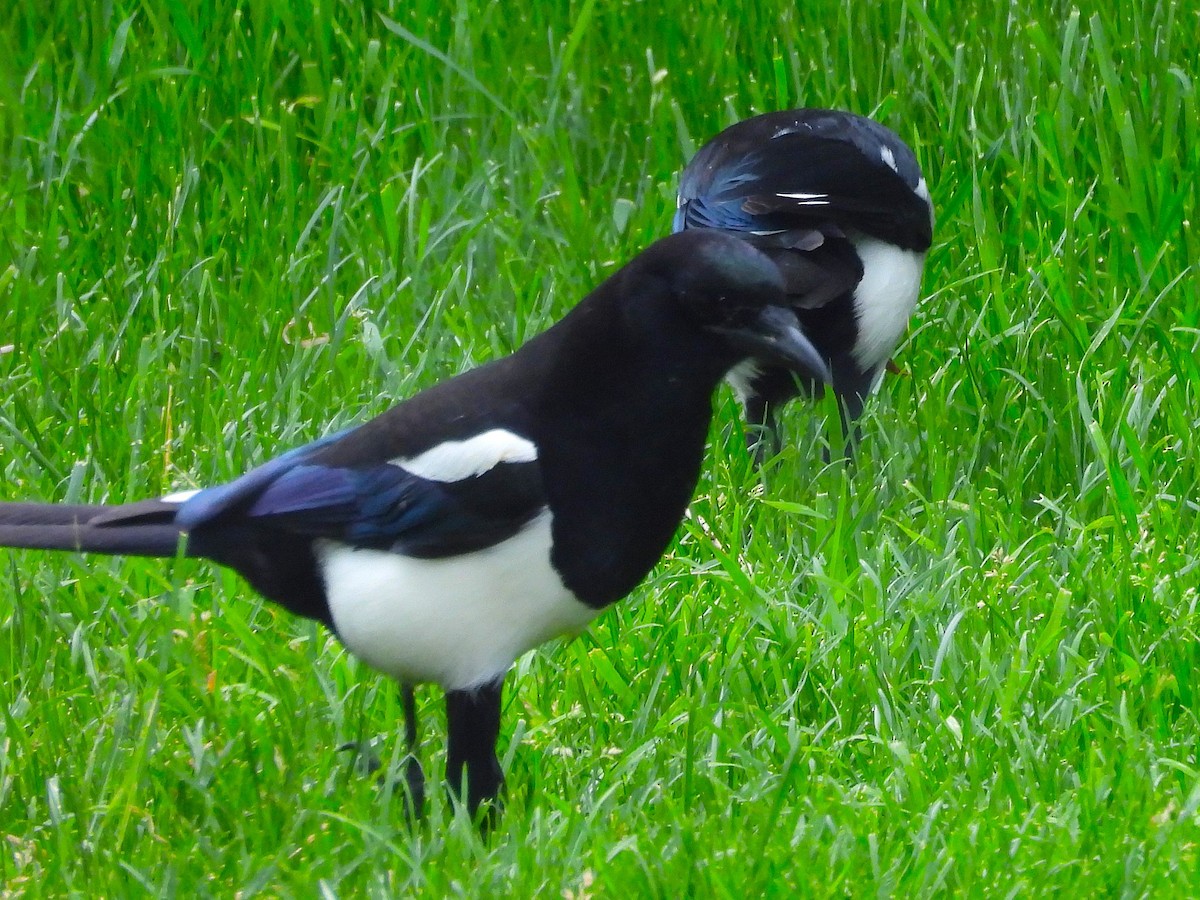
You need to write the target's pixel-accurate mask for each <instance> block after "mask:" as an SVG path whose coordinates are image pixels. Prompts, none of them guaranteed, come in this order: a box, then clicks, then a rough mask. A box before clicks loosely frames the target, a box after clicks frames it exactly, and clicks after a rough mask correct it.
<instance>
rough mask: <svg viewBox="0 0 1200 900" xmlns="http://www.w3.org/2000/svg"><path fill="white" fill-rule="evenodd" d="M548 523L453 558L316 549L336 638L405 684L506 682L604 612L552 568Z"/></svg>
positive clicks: (541, 520) (457, 686)
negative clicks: (516, 668)
mask: <svg viewBox="0 0 1200 900" xmlns="http://www.w3.org/2000/svg"><path fill="white" fill-rule="evenodd" d="M550 519H551V515H550V512H549V511H546V512H543V513H542V514H541V515H540V516H538V517H537V518H536V519H534V520H533V521H532V522H530V523H529V524H528V525H526V526H525V528H523V529H522V530H521V531H520V532H519V533H517V534H515V535H513V536H512V537H511V538H509V539H508V540H506V541H503V542H502V543H499V544H497V545H495V546H494V547H488V548H487V549H484V550H478V551H476V552H474V553H468V554H464V555H462V556H455V557H448V558H446V559H413V558H412V557H406V556H401V555H399V554H396V553H388V552H385V551H381V550H357V549H354V548H352V547H348V546H346V545H345V544H339V543H337V542H334V541H319V542H317V545H316V551H317V557H318V560H319V561H320V565H321V570H322V573H323V575H324V578H325V593H326V595H327V597H328V599H329V611H330V614H331V615H332V618H333V623H334V625H335V626H336V627H337V631H338V636H339V637H340V638H341V639H342V642H343V643H344V644H345V645H346V647H347V649H349V650H350V652H351V653H353V654H354V655H355V656H357V657H359V658H360V659H362V660H363V661H364V662H366V663H367V664H368V665H370V666H372V667H373V668H375V669H378V670H379V671H381V672H385V673H387V674H388V675H392V676H394V677H396V678H401V679H404V680H406V681H412V682H421V681H433V682H436V683H438V684H440V685H442V686H443V687H445V688H447V689H450V690H463V689H467V688H472V687H477V686H479V685H481V684H484V683H486V682H488V681H490V680H492V679H493V678H495V677H497V676H499V675H501V674H503V673H504V672H506V671H508V669H509V667H510V666H511V665H512V664H513V662H514V661H515V660H516V658H517V657H518V656H520V655H521V654H522V653H524V652H526V651H527V650H531V649H533V648H534V647H536V646H537V645H538V644H541V643H543V642H544V641H547V640H549V639H550V638H553V637H558V636H559V635H564V634H575V633H577V632H579V631H580V630H582V629H583V628H584V626H586V625H587V624H588V622H590V621H591V620H592V619H593V618H595V616H596V615H597V613H598V612H599V610H595V609H592V608H591V607H590V606H587V605H586V604H584V603H581V602H580V601H579V600H578V599H576V597H575V595H574V594H572V593H571V592H570V591H569V590H567V588H566V587H565V586H564V585H563V583H562V579H561V578H559V576H558V573H557V572H556V571H555V570H554V568H553V567H552V566H551V565H550V545H551V537H550Z"/></svg>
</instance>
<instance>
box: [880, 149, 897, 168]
mask: <svg viewBox="0 0 1200 900" xmlns="http://www.w3.org/2000/svg"><path fill="white" fill-rule="evenodd" d="M879 158H880V159H882V160H883V162H884V165H886V166H887V167H888V168H889V169H891V170H892V171H893V172H897V173H898V172H899V171H900V170H899V169H897V168H896V154H895V153H893V152H892V148H891V147H886V146H885V147H880V148H879Z"/></svg>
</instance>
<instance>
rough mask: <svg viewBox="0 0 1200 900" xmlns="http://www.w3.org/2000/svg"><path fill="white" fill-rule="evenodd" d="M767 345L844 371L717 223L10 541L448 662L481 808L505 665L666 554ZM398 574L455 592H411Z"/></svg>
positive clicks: (45, 512) (32, 519)
mask: <svg viewBox="0 0 1200 900" xmlns="http://www.w3.org/2000/svg"><path fill="white" fill-rule="evenodd" d="M749 355H754V356H755V357H756V358H758V359H760V360H761V361H763V362H764V364H772V365H785V366H787V367H789V368H791V369H795V370H798V371H800V372H802V373H803V374H804V375H805V376H806V377H809V378H814V379H818V380H819V379H822V378H824V377H827V372H826V370H825V368H824V365H823V364H822V363H821V361H820V358H819V357H818V356H817V355H816V351H815V350H814V349H813V348H812V347H811V345H810V344H809V343H808V342H807V341H806V339H805V338H804V336H803V334H802V333H801V332H800V331H799V330H798V328H797V324H796V320H795V317H794V316H793V315H792V314H791V313H790V312H789V311H788V310H787V308H786V306H785V301H784V293H783V282H782V280H781V277H780V274H779V272H778V270H777V269H776V267H775V266H774V265H773V264H772V263H771V262H770V261H769V260H768V259H767V258H766V257H765V256H763V255H762V254H760V253H758V252H757V251H755V250H754V249H752V248H751V247H749V246H748V245H747V244H745V243H743V242H741V241H738V240H735V239H733V238H730V237H727V236H724V235H720V234H718V233H716V232H689V233H687V234H681V235H674V236H672V237H670V238H666V239H664V240H662V241H660V242H658V243H657V244H655V245H654V246H652V247H651V248H649V249H648V250H647V251H645V252H644V253H642V254H641V255H639V256H638V257H637V258H635V259H634V260H633V261H632V262H630V263H629V264H628V265H627V266H626V267H625V268H624V269H622V270H621V271H620V272H618V273H617V274H616V275H614V276H613V277H612V278H610V279H609V280H608V281H606V282H605V283H604V284H603V285H601V286H600V287H599V288H597V289H596V290H595V291H594V292H592V294H590V295H589V296H588V297H587V298H585V299H584V300H583V301H582V302H581V303H580V304H579V305H578V306H577V307H576V308H575V309H574V310H572V311H571V312H570V313H569V314H568V315H567V316H566V317H564V319H563V320H562V321H561V322H559V323H558V324H556V325H555V326H553V327H552V328H550V329H549V330H547V331H546V332H544V333H543V334H541V335H539V336H538V337H536V338H534V339H533V340H531V341H529V342H528V343H527V344H526V345H524V346H523V347H522V348H521V349H520V350H518V351H517V352H516V353H514V354H513V355H511V356H509V357H505V358H503V359H499V360H496V361H495V362H492V363H490V364H488V365H485V366H482V367H480V368H478V369H475V370H472V371H469V372H466V373H464V374H463V375H460V376H458V377H456V378H453V379H450V380H448V381H445V382H442V383H441V384H438V385H435V386H434V387H432V388H430V389H428V390H426V391H423V392H421V393H420V394H418V395H416V396H414V397H412V398H411V399H409V400H407V401H405V402H403V403H401V404H399V405H398V406H396V407H394V408H393V409H391V410H389V411H388V412H386V413H384V414H382V415H381V416H378V417H377V418H375V419H372V420H371V421H369V422H367V423H365V424H363V425H361V426H359V427H357V428H353V429H349V430H347V431H344V432H340V433H338V434H335V435H331V436H329V437H326V438H323V439H321V440H318V441H314V442H313V443H311V444H308V445H306V446H303V447H300V448H297V449H295V450H292V451H290V452H288V453H285V454H283V455H282V456H280V457H278V458H276V459H274V460H271V461H270V462H267V463H265V464H264V465H262V466H260V467H258V468H256V469H254V470H252V471H250V472H249V473H247V474H246V475H244V476H242V477H241V478H239V479H237V480H235V481H233V482H230V483H229V484H226V485H222V486H219V487H215V488H211V489H208V490H205V491H201V492H199V493H196V494H195V495H194V496H190V497H186V498H185V497H174V496H168V497H166V498H161V499H157V500H148V501H142V502H139V503H133V504H129V505H123V506H70V507H65V506H64V507H59V506H53V505H40V504H27V503H11V504H0V545H8V546H16V547H32V548H39V547H40V548H47V549H80V550H95V551H99V552H119V553H134V554H141V555H150V556H173V555H175V554H176V553H177V552H182V553H184V554H185V555H187V556H192V557H202V558H206V559H209V560H213V561H215V562H218V563H221V564H223V565H226V566H229V567H231V568H233V569H235V570H236V571H237V572H239V573H240V574H241V575H242V576H243V577H245V578H246V579H247V580H248V581H249V583H250V584H251V585H252V586H253V587H254V588H255V589H256V590H258V591H259V592H260V593H262V594H263V595H264V596H266V597H267V598H269V599H271V600H273V601H275V602H277V603H279V604H281V605H283V606H284V607H286V608H288V609H290V610H291V611H293V612H295V613H298V614H300V615H304V616H308V617H311V618H314V619H317V620H318V621H321V622H323V623H325V624H326V625H328V626H330V627H331V628H333V629H334V630H335V631H336V632H337V633H338V635H339V637H341V639H342V640H343V641H344V642H345V643H346V645H347V647H348V648H349V649H350V650H351V652H354V653H356V654H357V655H359V656H361V657H363V658H364V659H365V660H366V661H367V662H368V663H371V664H373V665H376V666H377V667H378V668H380V669H381V670H383V671H387V672H390V673H391V674H394V675H396V676H397V677H399V678H401V679H402V680H403V681H414V680H437V681H440V682H441V683H442V684H443V686H444V687H446V688H447V711H448V716H449V731H450V753H449V763H448V772H449V776H448V777H449V780H450V781H451V784H452V785H453V786H455V787H459V786H460V784H461V779H462V775H463V773H465V775H466V778H467V782H468V791H467V795H466V796H467V800H468V803H469V805H470V806H471V808H472V809H474V808H475V806H477V805H478V804H479V803H481V802H483V801H484V800H486V799H488V798H490V797H493V796H495V794H496V792H497V791H498V790H499V786H500V782H501V779H500V773H499V766H498V763H497V762H496V757H495V741H496V734H497V732H498V728H499V724H498V723H499V708H500V706H499V705H500V694H501V687H502V681H503V677H504V672H505V670H506V669H507V667H508V666H509V665H510V664H511V662H512V660H513V658H515V655H516V654H517V653H519V652H523V651H524V650H525V649H529V647H531V646H534V645H535V644H536V643H538V642H540V640H543V639H545V637H546V636H549V635H550V634H553V633H561V632H562V631H563V630H564V629H563V626H562V622H566V623H567V625H568V626H571V627H573V625H572V623H577V624H582V623H585V622H586V621H587V620H588V619H589V618H590V617H591V616H592V615H594V614H595V612H596V611H598V610H599V609H602V608H603V607H605V606H607V605H608V604H610V603H612V602H614V601H616V600H618V599H620V598H621V597H623V596H625V595H626V594H627V593H628V592H629V591H630V590H632V589H633V587H634V586H635V585H636V584H637V583H638V582H639V581H640V580H641V579H642V578H643V577H644V576H645V575H646V573H647V572H648V571H649V569H650V568H651V567H652V566H653V565H654V564H655V563H656V562H657V561H658V559H659V558H660V556H661V555H662V553H663V551H664V550H665V548H666V547H667V545H668V543H669V542H670V540H671V538H672V536H673V534H674V532H675V530H676V528H677V527H678V525H679V522H680V521H681V519H682V517H683V515H684V511H685V509H686V507H687V504H688V502H689V501H690V498H691V495H692V491H693V490H694V488H695V485H696V481H697V478H698V476H699V471H700V465H701V461H702V457H703V452H704V444H705V439H706V435H707V430H708V426H709V422H710V418H711V413H712V405H711V396H712V393H713V390H714V388H715V387H716V386H717V384H718V383H719V381H720V380H721V378H722V377H723V376H724V375H725V374H726V373H727V372H728V371H729V369H730V368H731V367H732V366H734V365H736V364H737V363H738V362H740V361H741V360H743V359H745V358H747V356H749ZM539 523H541V524H539ZM543 526H545V527H548V532H547V533H548V537H547V539H546V544H545V546H544V547H543V546H542V545H541V544H539V543H538V540H540V538H539V535H540V534H541V532H540V531H538V530H537V529H538V528H540V527H543ZM506 554H509V555H510V556H511V560H510V558H509V555H506ZM514 554H515V555H514ZM539 573H541V574H539ZM396 577H400V578H412V579H416V580H415V581H413V582H412V583H413V584H415V585H418V586H428V585H434V584H436V585H440V586H441V588H440V590H441V591H442V593H441V594H440V595H439V596H430V597H428V598H427V602H426V598H424V597H420V598H417V600H416V601H415V600H414V598H413V597H412V596H411V595H410V593H406V591H408V585H394V584H391V583H388V582H387V579H388V578H393V579H394V578H396ZM488 579H493V580H495V582H496V583H495V584H494V585H493V584H492V583H491V582H489V581H488ZM365 585H375V586H376V588H377V589H378V590H379V591H381V592H382V593H381V594H379V595H378V596H360V594H359V593H358V592H361V591H362V590H364V586H365ZM493 589H494V590H495V591H496V592H497V595H498V596H502V597H507V598H508V601H507V602H509V603H513V604H515V605H519V603H520V602H524V597H523V595H522V592H523V591H524V592H528V593H529V594H531V595H532V596H534V597H535V598H536V597H541V598H542V599H541V600H538V601H537V602H538V603H541V605H540V606H538V605H537V604H536V603H535V604H534V605H533V606H532V607H530V608H531V609H533V610H535V613H536V614H539V615H540V614H543V613H544V614H545V615H547V616H550V617H551V618H549V619H547V622H546V623H545V624H542V623H539V622H536V621H534V622H522V621H519V615H517V614H513V613H510V612H509V609H508V608H504V609H490V608H489V607H488V605H487V601H488V597H487V596H481V591H491V590H493ZM506 592H507V593H506ZM418 601H419V602H418ZM414 604H415V605H414ZM443 608H444V609H445V610H446V611H445V612H442V610H443ZM480 615H483V616H484V617H485V618H486V619H487V621H482V620H478V619H473V618H472V616H476V617H477V616H480ZM405 616H409V617H411V619H405V618H404V617H405ZM397 617H399V619H398V618H397ZM554 617H558V618H554ZM443 619H444V621H443ZM560 619H561V622H560ZM493 620H494V621H493ZM513 620H517V621H513ZM423 628H424V629H426V631H424V632H423V631H421V629H423ZM489 629H491V630H489ZM556 629H557V630H556ZM566 630H569V628H567V629H566ZM510 632H511V633H510ZM390 641H397V642H398V643H389V642H390ZM504 641H508V642H510V643H511V644H512V647H511V650H510V649H506V648H509V644H507V643H503V642H504ZM522 642H524V643H522ZM430 648H434V650H432V651H431V650H430ZM497 648H499V649H497ZM493 650H495V652H496V654H498V656H496V655H492V651H493ZM435 651H436V652H435ZM430 652H432V653H433V657H434V658H432V659H431V658H430V656H429V653H430ZM439 654H441V655H440V656H439ZM447 654H448V655H449V657H453V656H454V654H460V655H461V656H462V659H458V658H449V657H447V656H446V655H447ZM472 654H475V655H472ZM506 654H507V655H506ZM409 775H410V783H413V778H412V777H411V775H412V773H411V771H410V773H409Z"/></svg>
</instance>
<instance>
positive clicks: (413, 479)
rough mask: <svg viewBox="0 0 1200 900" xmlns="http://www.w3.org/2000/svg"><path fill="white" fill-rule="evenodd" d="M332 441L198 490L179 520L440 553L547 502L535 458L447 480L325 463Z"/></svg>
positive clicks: (510, 526)
mask: <svg viewBox="0 0 1200 900" xmlns="http://www.w3.org/2000/svg"><path fill="white" fill-rule="evenodd" d="M328 440H329V439H327V440H326V441H325V442H320V443H319V444H315V445H314V444H310V445H308V447H304V448H300V450H297V451H293V452H292V453H289V454H285V455H284V456H281V457H279V458H277V459H275V460H272V461H271V462H269V463H266V464H265V465H263V466H260V467H259V468H258V469H255V470H253V471H251V472H249V473H247V474H246V475H244V476H242V477H241V478H239V479H237V480H236V481H233V482H230V483H229V484H228V485H223V486H221V487H217V488H213V489H210V490H208V491H201V492H200V493H199V494H197V495H196V496H195V497H192V498H191V499H190V500H188V501H187V502H185V503H184V504H183V506H182V507H181V508H180V510H179V513H178V515H177V517H176V522H177V524H178V525H179V526H180V527H181V528H185V529H187V530H188V531H190V532H192V533H193V534H197V535H198V534H199V533H201V532H202V531H209V532H210V533H211V532H214V531H219V530H220V529H221V528H222V526H229V525H232V526H237V527H238V528H241V527H243V526H252V527H258V528H265V529H270V530H271V531H274V532H284V533H290V534H295V535H298V536H303V537H306V538H329V539H332V540H337V541H341V542H343V543H346V544H349V545H351V546H356V547H365V548H372V549H381V550H391V551H395V552H399V553H403V554H406V555H409V556H419V557H425V558H436V557H442V556H452V555H457V554H461V553H467V552H470V551H473V550H479V549H482V548H484V547H489V546H492V545H493V544H496V543H499V542H500V541H502V540H504V539H505V538H507V537H510V536H512V535H513V534H515V533H516V532H517V531H519V530H520V529H521V528H522V527H523V526H524V525H525V524H526V523H528V522H529V521H530V520H531V519H533V518H534V517H535V516H537V515H538V513H540V512H541V511H542V510H543V509H544V508H545V506H546V497H545V492H544V490H543V486H542V479H541V472H540V469H539V467H538V463H537V461H536V460H532V461H504V460H499V461H497V462H496V463H495V464H494V465H492V466H491V467H490V468H485V469H483V470H482V471H479V472H478V473H468V474H462V473H457V474H460V475H462V477H458V478H456V479H455V480H445V481H443V480H437V479H435V478H431V477H422V476H421V475H417V474H415V473H413V472H411V471H409V470H408V469H406V468H404V467H403V465H401V464H398V463H392V462H375V463H356V464H346V465H329V464H325V463H322V462H320V461H319V459H320V456H321V454H320V453H318V452H317V450H318V449H319V448H320V447H321V446H324V445H325V444H326V443H328Z"/></svg>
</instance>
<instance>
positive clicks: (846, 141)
mask: <svg viewBox="0 0 1200 900" xmlns="http://www.w3.org/2000/svg"><path fill="white" fill-rule="evenodd" d="M674 228H675V230H676V231H683V230H688V229H714V230H719V231H724V232H726V233H729V234H734V235H737V236H738V237H740V238H742V239H743V240H745V241H747V242H748V243H750V244H752V245H753V246H755V247H757V248H758V249H760V250H762V251H763V252H764V253H766V254H767V255H768V256H769V257H770V258H771V260H772V261H773V262H774V263H775V264H776V265H777V266H778V267H779V270H780V272H781V273H782V275H783V279H784V282H785V285H786V291H787V295H788V305H789V306H790V307H791V308H792V309H793V310H794V311H795V312H796V314H797V316H798V317H799V320H800V324H801V327H802V329H803V331H804V333H805V335H806V336H807V337H808V339H809V340H810V341H811V343H812V344H813V346H815V348H816V349H817V351H818V352H819V354H820V356H821V358H822V359H823V360H825V361H826V362H827V363H828V374H829V376H830V377H829V378H828V379H814V378H810V377H807V376H805V375H804V374H803V373H799V377H798V373H797V372H796V371H795V369H794V368H793V367H792V366H790V365H788V364H786V363H785V364H782V365H780V364H778V363H776V362H773V361H771V360H763V359H756V360H754V361H753V364H752V365H745V366H741V367H738V368H737V369H735V370H734V372H732V373H731V375H730V377H729V381H730V384H731V385H732V386H733V388H734V391H735V392H736V393H737V395H738V397H739V399H740V400H741V402H742V405H743V407H744V409H745V413H746V418H747V420H748V421H749V423H750V424H751V425H754V426H758V427H756V428H754V429H752V430H750V431H748V432H747V436H748V439H749V440H750V442H751V445H752V449H754V450H755V452H756V455H758V456H759V457H760V458H761V456H762V454H763V445H762V444H761V443H759V441H760V439H761V437H765V438H766V441H767V443H768V444H769V445H772V446H776V447H777V446H778V434H777V430H776V428H775V424H774V419H775V412H776V410H777V409H778V408H779V407H780V406H782V405H783V404H785V403H787V402H788V401H789V400H791V399H793V398H794V397H797V396H800V395H808V396H811V397H820V396H821V395H822V394H823V392H824V390H825V381H826V380H828V382H829V385H830V387H831V388H832V390H833V393H834V395H835V396H836V397H837V400H838V407H839V410H840V412H841V417H842V428H843V433H844V434H845V435H846V436H847V438H848V440H847V443H846V450H847V453H849V452H850V451H851V449H852V448H853V446H854V444H855V443H856V442H857V436H858V429H857V427H856V425H855V421H856V420H857V419H858V417H859V415H861V413H862V410H863V403H864V401H865V398H866V397H867V396H868V394H870V392H871V391H872V390H874V388H875V387H876V386H877V385H878V383H879V381H880V380H881V378H882V376H883V372H884V370H885V367H886V365H887V363H888V361H889V360H890V358H891V355H892V352H893V351H894V350H895V347H896V345H897V343H898V342H899V341H900V338H901V337H902V336H903V334H904V330H905V328H906V326H907V324H908V319H909V316H910V315H911V313H912V311H913V308H914V306H915V305H916V302H917V296H918V293H919V290H920V283H921V274H922V270H923V268H924V264H925V254H926V251H928V249H929V246H930V242H931V240H932V235H933V205H932V202H931V199H930V194H929V186H928V184H927V183H926V181H925V178H924V176H923V175H922V173H921V169H920V166H919V165H918V163H917V159H916V157H915V156H914V154H913V152H912V150H911V149H910V148H909V147H908V145H906V144H905V143H904V142H903V141H902V140H901V139H900V138H899V137H898V136H897V135H896V134H894V133H893V132H892V131H890V130H888V129H887V128H885V127H884V126H883V125H881V124H879V123H878V122H875V121H872V120H871V119H868V118H865V117H863V116H858V115H855V114H853V113H849V112H842V111H840V110H830V109H796V110H790V111H785V112H775V113H767V114H765V115H761V116H755V117H753V118H750V119H746V120H745V121H742V122H738V123H737V124H735V125H732V126H731V127H729V128H727V129H725V130H724V131H722V132H721V133H720V134H718V135H717V136H716V137H714V138H713V139H712V140H711V141H709V142H708V143H707V144H705V145H704V146H703V147H702V148H701V149H700V150H699V152H697V153H696V155H695V156H694V157H693V158H692V160H691V161H690V162H689V163H688V164H687V167H686V168H685V169H684V170H683V173H682V174H681V176H680V179H679V203H678V209H677V210H676V213H675V221H674Z"/></svg>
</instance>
